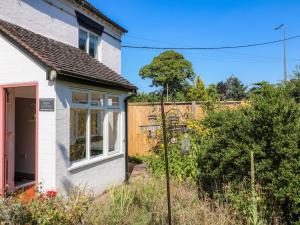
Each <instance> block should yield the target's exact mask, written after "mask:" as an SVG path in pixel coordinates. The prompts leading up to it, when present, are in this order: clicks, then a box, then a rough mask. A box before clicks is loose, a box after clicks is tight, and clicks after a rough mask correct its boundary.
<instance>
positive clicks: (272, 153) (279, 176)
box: [198, 84, 300, 224]
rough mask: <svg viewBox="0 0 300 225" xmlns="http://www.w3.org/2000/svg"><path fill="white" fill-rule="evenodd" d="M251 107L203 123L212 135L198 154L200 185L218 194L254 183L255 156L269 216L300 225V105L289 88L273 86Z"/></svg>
mask: <svg viewBox="0 0 300 225" xmlns="http://www.w3.org/2000/svg"><path fill="white" fill-rule="evenodd" d="M249 103H250V104H248V105H247V106H245V107H242V108H240V109H238V110H221V111H215V112H212V113H210V114H209V116H207V117H206V118H205V119H204V120H203V125H204V126H205V127H206V128H207V129H208V131H209V132H207V133H208V134H209V135H207V136H205V137H204V138H203V142H202V148H203V152H202V154H200V155H199V161H198V165H199V169H200V173H199V174H200V177H199V178H200V182H199V183H200V184H201V187H202V188H203V189H204V190H205V191H207V192H209V193H210V194H213V193H215V192H219V191H221V190H222V188H223V186H224V185H228V184H230V186H232V187H238V186H239V184H240V183H241V182H242V181H244V180H245V178H246V180H247V181H250V173H249V171H250V157H249V155H250V151H253V152H254V154H255V159H256V175H257V180H258V181H259V183H260V185H261V187H262V192H263V194H264V195H265V198H266V200H267V206H268V211H269V215H268V217H269V218H270V217H271V216H272V215H274V214H275V215H280V216H281V218H282V220H283V221H282V223H284V224H297V222H298V223H300V199H299V196H300V191H299V190H300V189H299V187H300V179H299V177H300V163H299V162H300V146H299V145H300V109H299V105H298V104H297V103H296V102H295V100H294V99H292V98H291V97H289V91H288V90H287V89H286V88H285V86H277V87H274V86H271V85H268V84H264V85H263V86H261V87H260V90H259V91H257V92H256V94H254V95H252V96H251V98H250V102H249ZM248 183H249V182H248ZM246 187H248V188H249V187H250V186H249V184H246ZM269 222H271V221H269Z"/></svg>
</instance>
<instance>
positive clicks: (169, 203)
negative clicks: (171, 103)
mask: <svg viewBox="0 0 300 225" xmlns="http://www.w3.org/2000/svg"><path fill="white" fill-rule="evenodd" d="M160 106H161V118H162V128H163V139H164V152H165V164H166V180H167V198H168V224H169V225H172V212H171V193H170V177H169V160H168V142H167V128H166V115H165V107H164V95H163V91H162V92H161V93H160Z"/></svg>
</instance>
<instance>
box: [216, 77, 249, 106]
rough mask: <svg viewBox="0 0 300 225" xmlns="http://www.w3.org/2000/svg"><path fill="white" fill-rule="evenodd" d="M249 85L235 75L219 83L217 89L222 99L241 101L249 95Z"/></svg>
mask: <svg viewBox="0 0 300 225" xmlns="http://www.w3.org/2000/svg"><path fill="white" fill-rule="evenodd" d="M246 89H247V87H246V86H245V85H244V84H243V83H242V82H241V81H240V80H239V79H238V78H237V77H235V76H233V75H232V76H230V77H229V78H228V79H227V80H226V81H225V82H223V81H221V82H219V83H218V84H217V91H218V94H219V95H220V97H221V100H235V101H240V100H242V99H244V98H245V97H246V96H247V93H246Z"/></svg>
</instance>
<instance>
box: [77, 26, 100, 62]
mask: <svg viewBox="0 0 300 225" xmlns="http://www.w3.org/2000/svg"><path fill="white" fill-rule="evenodd" d="M78 46H79V48H80V49H81V50H83V51H85V52H86V53H88V54H89V55H90V56H92V57H93V58H97V53H98V36H97V35H95V34H92V33H91V32H88V31H85V30H83V29H79V38H78Z"/></svg>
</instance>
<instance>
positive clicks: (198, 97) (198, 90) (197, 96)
mask: <svg viewBox="0 0 300 225" xmlns="http://www.w3.org/2000/svg"><path fill="white" fill-rule="evenodd" d="M187 97H188V100H189V101H206V100H207V92H206V90H205V85H204V83H203V81H202V80H201V79H200V77H199V76H197V78H196V80H195V83H194V85H193V86H192V87H191V88H190V89H189V91H188V94H187Z"/></svg>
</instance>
